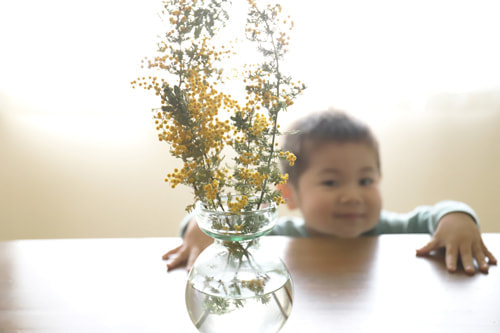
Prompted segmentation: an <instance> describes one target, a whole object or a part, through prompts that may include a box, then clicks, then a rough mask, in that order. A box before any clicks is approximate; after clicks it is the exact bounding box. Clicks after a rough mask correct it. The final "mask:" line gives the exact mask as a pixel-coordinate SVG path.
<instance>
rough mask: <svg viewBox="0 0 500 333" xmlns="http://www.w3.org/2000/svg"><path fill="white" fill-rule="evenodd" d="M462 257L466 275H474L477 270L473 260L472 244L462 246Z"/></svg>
mask: <svg viewBox="0 0 500 333" xmlns="http://www.w3.org/2000/svg"><path fill="white" fill-rule="evenodd" d="M460 257H461V259H462V266H463V267H464V270H465V273H467V274H474V273H475V271H476V269H475V267H474V259H473V258H472V250H471V246H470V244H461V245H460Z"/></svg>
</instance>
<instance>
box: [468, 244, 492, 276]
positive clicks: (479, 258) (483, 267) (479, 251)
mask: <svg viewBox="0 0 500 333" xmlns="http://www.w3.org/2000/svg"><path fill="white" fill-rule="evenodd" d="M472 255H473V256H474V259H476V262H477V266H478V267H479V271H480V272H483V273H488V270H489V268H490V265H488V261H487V260H486V253H485V251H484V250H483V247H482V246H481V244H476V245H475V246H473V247H472Z"/></svg>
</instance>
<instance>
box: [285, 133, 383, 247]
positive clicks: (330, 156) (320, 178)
mask: <svg viewBox="0 0 500 333" xmlns="http://www.w3.org/2000/svg"><path fill="white" fill-rule="evenodd" d="M379 183H380V170H379V168H378V166H377V156H376V153H375V151H374V150H373V148H371V147H370V146H368V145H367V144H365V143H325V144H323V145H321V146H319V147H314V151H312V152H311V153H310V160H309V166H308V168H307V169H306V170H305V171H304V172H303V173H302V175H301V176H300V178H299V181H298V185H297V186H295V187H294V186H290V187H289V189H290V196H289V198H288V202H287V203H288V205H289V207H290V208H299V209H300V211H301V213H302V215H303V217H304V220H305V223H306V227H307V229H308V231H309V232H310V234H311V235H316V234H321V235H330V236H337V237H344V238H350V237H357V236H359V235H360V234H362V233H363V232H365V231H368V230H370V229H372V228H374V227H375V225H376V224H377V222H378V220H379V218H380V211H381V209H382V198H381V195H380V191H379Z"/></svg>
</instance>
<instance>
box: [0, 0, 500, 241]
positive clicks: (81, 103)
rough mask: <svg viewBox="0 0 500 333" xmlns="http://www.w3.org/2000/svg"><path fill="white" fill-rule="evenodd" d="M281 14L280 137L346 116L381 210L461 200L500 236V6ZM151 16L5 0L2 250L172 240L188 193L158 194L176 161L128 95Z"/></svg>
mask: <svg viewBox="0 0 500 333" xmlns="http://www.w3.org/2000/svg"><path fill="white" fill-rule="evenodd" d="M235 2H238V1H235ZM283 6H284V7H285V9H287V10H288V11H289V12H290V14H291V16H292V18H293V20H294V21H295V31H294V33H293V34H292V40H291V51H290V54H289V57H288V58H287V60H286V62H285V63H284V66H285V68H286V70H287V71H288V72H289V73H291V74H292V75H293V77H294V78H295V79H298V80H302V81H303V82H305V83H306V84H307V85H308V89H307V90H306V91H305V92H304V94H303V95H302V96H300V97H299V99H298V100H297V102H296V104H295V105H294V106H292V107H291V108H290V109H289V111H288V112H287V113H286V115H285V116H284V117H282V123H283V126H286V124H287V123H289V122H290V121H291V120H293V119H294V118H295V117H297V116H301V115H303V114H304V113H306V112H311V111H316V110H321V109H325V108H327V107H336V108H339V109H343V110H345V111H348V112H350V113H352V114H354V115H355V116H357V117H359V118H361V119H363V120H365V121H367V122H368V123H369V124H370V125H371V126H372V128H373V129H374V131H375V133H376V134H377V135H378V137H379V139H380V144H381V154H382V168H383V171H382V172H383V181H382V191H383V195H384V208H385V209H388V210H393V211H400V212H406V211H409V210H411V209H413V208H414V207H415V206H417V205H422V204H433V203H435V202H436V201H439V200H443V199H454V200H460V201H464V202H466V203H468V204H470V205H471V206H472V207H473V208H474V209H475V210H476V211H477V213H478V214H479V216H480V218H481V223H482V231H484V232H500V222H499V220H500V205H499V204H498V200H499V198H500V173H499V170H500V63H499V62H498V59H500V49H499V48H498V31H500V21H499V20H498V17H497V13H498V12H499V11H498V10H499V9H500V4H498V2H497V1H481V0H479V1H476V0H474V1H472V0H471V1H467V0H464V1H445V0H434V1H425V0H424V1H396V0H394V1H387V0H381V1H368V0H365V1H355V0H354V1H341V0H331V1H321V0H309V1H307V2H305V1H298V0H293V1H292V0H287V1H283ZM160 9H161V1H159V0H154V1H153V0H131V1H125V2H124V1H118V0H99V1H97V0H88V1H84V2H75V1H63V0H47V1H43V2H40V1H36V0H26V1H22V2H20V1H15V0H6V1H2V2H1V3H0V240H5V239H29V238H78V237H156V236H158V237H162V236H175V235H177V233H178V225H179V222H180V220H181V218H182V217H183V216H184V213H185V212H184V207H185V206H186V205H187V204H189V203H191V193H190V191H189V189H188V188H181V187H178V188H176V189H175V190H172V189H171V188H170V186H169V185H168V184H166V183H164V181H163V179H164V177H165V175H166V174H167V173H168V172H169V171H170V170H172V169H173V168H174V167H176V166H177V165H178V162H177V161H176V160H174V159H173V158H172V157H170V156H169V147H168V146H167V145H166V144H165V143H160V142H158V140H157V134H156V131H155V128H154V122H153V120H152V114H151V111H150V110H151V108H153V107H156V106H157V105H158V103H157V102H158V101H157V100H156V99H155V98H154V96H151V95H149V94H147V93H146V92H143V91H141V90H133V89H132V88H131V86H130V82H131V81H133V80H134V79H135V78H136V77H138V76H141V75H142V73H141V71H140V60H141V59H142V58H143V57H145V56H151V55H153V54H154V51H155V49H156V46H155V45H156V40H157V39H156V36H157V35H158V34H159V33H161V31H162V30H161V25H160V24H159V19H158V17H157V13H158V12H159V10H160ZM233 17H234V20H235V22H236V23H238V22H240V21H241V20H243V19H244V18H243V17H240V16H238V15H236V14H235V16H233ZM240 60H241V59H239V60H238V61H240ZM249 62H251V59H249ZM281 209H282V210H281V213H282V214H296V212H288V211H287V210H286V209H285V208H281Z"/></svg>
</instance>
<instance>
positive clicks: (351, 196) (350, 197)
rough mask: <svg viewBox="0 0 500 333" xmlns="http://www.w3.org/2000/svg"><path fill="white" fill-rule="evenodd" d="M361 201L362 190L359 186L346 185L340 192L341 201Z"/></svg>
mask: <svg viewBox="0 0 500 333" xmlns="http://www.w3.org/2000/svg"><path fill="white" fill-rule="evenodd" d="M360 201H361V192H360V191H359V188H358V187H357V186H346V187H345V188H344V189H343V191H342V192H341V194H340V202H341V203H357V202H360Z"/></svg>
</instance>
